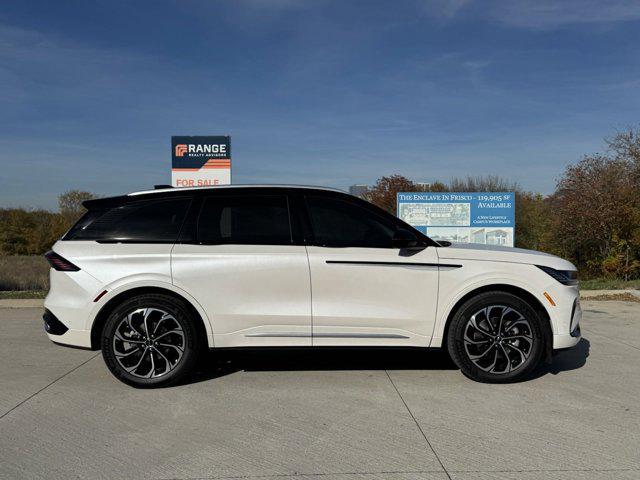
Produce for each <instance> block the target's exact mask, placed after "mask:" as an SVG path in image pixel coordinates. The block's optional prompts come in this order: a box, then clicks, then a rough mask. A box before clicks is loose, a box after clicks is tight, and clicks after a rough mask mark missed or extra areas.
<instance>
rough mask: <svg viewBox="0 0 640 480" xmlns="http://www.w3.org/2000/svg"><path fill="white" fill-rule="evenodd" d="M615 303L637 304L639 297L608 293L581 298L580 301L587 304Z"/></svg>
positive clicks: (629, 294)
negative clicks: (592, 302) (593, 301)
mask: <svg viewBox="0 0 640 480" xmlns="http://www.w3.org/2000/svg"><path fill="white" fill-rule="evenodd" d="M592 300H595V301H616V302H639V303H640V297H636V296H635V295H633V294H631V293H627V292H624V293H608V294H605V295H590V296H588V297H583V298H581V299H580V301H583V302H589V301H592Z"/></svg>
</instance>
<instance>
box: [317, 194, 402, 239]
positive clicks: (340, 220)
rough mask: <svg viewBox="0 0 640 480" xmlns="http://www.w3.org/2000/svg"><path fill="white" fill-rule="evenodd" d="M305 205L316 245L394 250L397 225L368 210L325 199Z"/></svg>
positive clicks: (318, 199)
mask: <svg viewBox="0 0 640 480" xmlns="http://www.w3.org/2000/svg"><path fill="white" fill-rule="evenodd" d="M306 202H307V208H308V210H309V216H310V220H311V227H312V229H313V235H314V237H315V243H316V245H319V246H323V247H363V248H391V246H392V242H391V240H392V238H393V233H394V231H395V228H394V226H393V225H391V224H390V223H389V222H387V221H385V219H383V218H382V217H380V216H378V215H376V214H375V213H373V212H371V211H369V210H367V209H366V208H363V207H360V206H358V205H354V204H353V203H351V202H347V201H344V200H340V199H335V198H325V197H312V196H310V197H307V198H306Z"/></svg>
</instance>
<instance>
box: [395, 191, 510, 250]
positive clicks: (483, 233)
mask: <svg viewBox="0 0 640 480" xmlns="http://www.w3.org/2000/svg"><path fill="white" fill-rule="evenodd" d="M397 200H398V217H400V218H401V219H402V220H404V221H405V222H407V223H408V224H409V225H412V226H413V227H415V228H417V229H418V230H420V231H421V232H423V233H425V234H426V235H428V236H429V237H431V238H432V239H433V240H436V241H438V240H448V241H450V242H458V243H482V244H488V245H503V246H508V247H513V245H514V235H515V194H514V192H402V193H398V197H397Z"/></svg>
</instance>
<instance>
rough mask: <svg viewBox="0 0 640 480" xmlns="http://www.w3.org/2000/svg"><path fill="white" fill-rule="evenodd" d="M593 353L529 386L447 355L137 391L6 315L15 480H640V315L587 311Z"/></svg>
mask: <svg viewBox="0 0 640 480" xmlns="http://www.w3.org/2000/svg"><path fill="white" fill-rule="evenodd" d="M583 308H584V309H585V315H584V322H583V334H584V339H583V340H582V341H581V343H580V344H579V345H578V346H577V347H576V348H575V349H573V350H570V351H566V352H562V353H560V354H558V355H557V356H556V357H555V359H554V362H553V364H552V366H551V367H549V368H545V369H541V370H540V372H539V373H538V375H536V377H535V378H534V379H532V380H530V381H527V382H523V383H520V384H514V385H482V384H478V383H474V382H472V381H470V380H468V379H466V378H465V377H463V376H462V375H461V374H460V372H459V371H457V370H456V369H455V368H454V367H453V366H452V365H451V364H450V363H449V361H448V360H447V358H446V357H444V356H443V355H441V354H436V353H428V352H424V351H410V352H390V351H377V352H370V351H369V352H363V351H351V352H335V351H321V352H291V353H286V354H284V353H260V354H243V355H235V356H232V357H228V356H227V357H225V358H223V359H221V360H219V361H217V362H214V361H212V362H211V364H210V365H209V366H207V367H206V368H203V369H202V371H201V372H199V373H198V374H196V375H195V376H194V378H193V379H192V380H191V381H190V383H187V384H185V385H181V386H178V387H173V388H168V389H163V390H136V389H133V388H130V387H127V386H125V385H123V384H121V383H119V382H118V381H117V380H115V379H114V378H113V377H112V376H111V375H110V374H109V372H108V371H107V369H106V367H105V366H104V364H103V361H102V357H101V356H100V354H99V352H88V351H83V350H75V349H69V348H63V347H58V346H56V345H54V344H52V343H51V342H49V341H48V340H47V338H46V337H45V335H44V333H43V332H42V330H41V321H40V315H41V311H40V309H35V308H20V309H0V478H2V479H5V478H7V479H13V478H30V479H31V478H43V479H54V478H61V479H62V478H64V479H69V478H104V479H129V478H153V479H170V478H171V479H191V478H216V479H261V480H264V479H274V480H275V479H279V480H288V479H298V478H299V479H322V480H337V479H340V480H352V479H403V480H410V479H411V480H412V479H449V478H451V479H460V480H463V479H464V480H467V479H469V480H470V479H489V478H491V479H493V478H497V479H525V480H528V479H531V480H534V479H535V480H539V479H580V480H584V479H602V478H615V479H637V478H640V412H639V410H640V401H639V398H640V374H639V372H638V370H639V367H640V303H627V302H595V301H594V302H583Z"/></svg>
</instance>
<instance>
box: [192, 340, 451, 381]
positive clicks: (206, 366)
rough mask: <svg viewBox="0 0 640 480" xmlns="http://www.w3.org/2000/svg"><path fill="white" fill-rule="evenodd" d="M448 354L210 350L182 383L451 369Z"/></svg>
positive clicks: (386, 350) (385, 350) (420, 351)
mask: <svg viewBox="0 0 640 480" xmlns="http://www.w3.org/2000/svg"><path fill="white" fill-rule="evenodd" d="M455 369H457V367H456V365H455V364H454V363H453V361H452V360H451V358H450V357H449V355H448V354H447V353H446V352H444V351H441V350H429V349H424V348H404V349H399V348H330V347H322V348H315V349H310V348H309V349H297V348H290V349H261V350H240V351H233V350H227V351H220V352H210V353H209V354H208V355H206V356H205V358H204V359H203V360H202V361H201V362H200V365H199V368H198V369H197V370H196V371H195V372H194V374H192V375H191V377H190V378H189V379H187V380H186V381H185V382H184V383H197V382H202V381H207V380H211V379H215V378H219V377H223V376H225V375H230V374H232V373H236V372H240V371H246V372H256V371H313V370H316V371H323V370H455Z"/></svg>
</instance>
